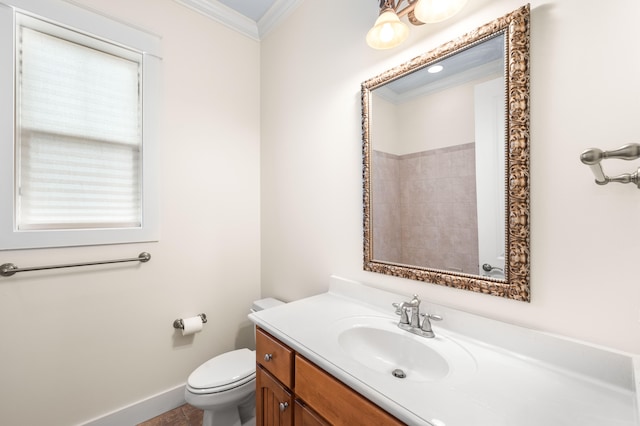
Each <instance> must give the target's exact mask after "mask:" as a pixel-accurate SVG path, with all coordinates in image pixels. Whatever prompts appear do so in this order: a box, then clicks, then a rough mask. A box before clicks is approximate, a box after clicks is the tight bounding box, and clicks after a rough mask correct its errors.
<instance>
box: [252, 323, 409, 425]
mask: <svg viewBox="0 0 640 426" xmlns="http://www.w3.org/2000/svg"><path fill="white" fill-rule="evenodd" d="M256 362H257V364H258V367H257V372H256V375H257V394H256V423H257V425H258V426H272V425H295V426H342V425H349V426H359V425H361V426H370V425H376V426H387V425H388V426H396V425H403V424H404V423H402V422H401V421H399V420H398V419H396V418H395V417H393V416H392V415H390V414H389V413H387V412H386V411H384V410H382V409H381V408H380V407H378V406H377V405H375V404H373V403H372V402H371V401H369V400H368V399H366V398H364V397H363V396H362V395H360V394H358V393H357V392H355V391H354V390H353V389H351V388H350V387H348V386H346V385H345V384H344V383H342V382H340V381H339V380H337V379H336V378H334V377H333V376H331V375H330V374H328V373H326V372H325V371H324V370H322V369H321V368H319V367H318V366H316V365H315V364H313V363H312V362H310V361H309V360H307V359H305V358H304V357H302V356H300V355H299V354H296V353H295V352H294V351H293V350H291V349H290V348H289V347H287V346H286V345H284V344H283V343H282V342H280V341H279V340H278V339H276V338H275V337H273V336H271V335H269V334H268V333H267V332H265V331H264V330H262V329H260V328H258V329H257V331H256ZM276 411H277V412H276ZM286 422H290V423H286Z"/></svg>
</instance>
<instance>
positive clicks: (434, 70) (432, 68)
mask: <svg viewBox="0 0 640 426" xmlns="http://www.w3.org/2000/svg"><path fill="white" fill-rule="evenodd" d="M443 69H444V67H443V66H442V65H431V66H430V67H429V68H427V72H429V73H431V74H435V73H437V72H440V71H442V70H443Z"/></svg>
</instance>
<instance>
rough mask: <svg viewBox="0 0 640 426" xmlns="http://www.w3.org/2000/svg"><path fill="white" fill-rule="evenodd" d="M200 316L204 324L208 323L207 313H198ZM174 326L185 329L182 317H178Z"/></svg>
mask: <svg viewBox="0 0 640 426" xmlns="http://www.w3.org/2000/svg"><path fill="white" fill-rule="evenodd" d="M198 316H199V317H200V319H201V320H202V323H203V324H206V323H207V316H206V315H205V314H198ZM173 328H177V329H181V330H184V321H182V318H178V319H177V320H175V321H174V322H173Z"/></svg>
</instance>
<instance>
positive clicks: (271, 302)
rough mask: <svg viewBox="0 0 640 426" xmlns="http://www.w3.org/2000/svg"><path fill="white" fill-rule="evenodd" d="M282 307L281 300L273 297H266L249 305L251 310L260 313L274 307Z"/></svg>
mask: <svg viewBox="0 0 640 426" xmlns="http://www.w3.org/2000/svg"><path fill="white" fill-rule="evenodd" d="M280 305H284V302H283V301H282V300H278V299H274V298H273V297H267V298H265V299H260V300H256V301H255V302H253V305H251V310H253V311H256V312H257V311H262V310H263V309H269V308H273V307H276V306H280Z"/></svg>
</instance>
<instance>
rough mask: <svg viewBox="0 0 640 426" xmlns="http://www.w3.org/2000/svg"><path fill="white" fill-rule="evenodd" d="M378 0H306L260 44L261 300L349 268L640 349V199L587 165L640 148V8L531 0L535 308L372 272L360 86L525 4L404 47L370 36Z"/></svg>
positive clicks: (492, 7) (430, 297) (496, 7)
mask: <svg viewBox="0 0 640 426" xmlns="http://www.w3.org/2000/svg"><path fill="white" fill-rule="evenodd" d="M372 3H374V2H371V1H369V0H350V1H348V2H344V1H338V0H327V1H323V2H317V1H306V2H303V4H302V5H301V6H300V7H299V8H298V9H297V10H296V12H295V13H294V14H293V15H292V16H291V17H290V19H289V20H288V21H287V22H286V23H285V24H284V25H283V26H282V27H280V28H279V29H278V30H277V31H276V32H274V33H272V34H271V35H270V36H269V37H267V39H265V40H264V41H263V42H262V73H261V76H262V99H261V102H262V109H261V113H262V138H261V149H262V153H261V155H262V169H261V183H262V203H261V206H262V223H261V229H262V242H261V245H262V279H261V285H262V292H263V294H266V295H275V296H279V297H282V298H286V299H289V300H290V299H295V298H299V297H303V296H308V295H311V294H314V293H319V292H323V291H325V290H326V288H327V284H328V276H329V275H330V274H332V273H335V274H339V275H343V276H345V277H348V278H352V279H357V280H362V281H365V282H370V283H373V284H375V285H377V286H379V287H382V288H385V289H390V290H394V291H398V292H401V293H405V294H411V293H413V292H416V293H419V294H420V295H421V296H422V298H423V299H424V300H427V301H433V302H437V303H441V304H445V305H450V306H453V307H458V308H461V309H463V310H467V311H470V312H473V313H478V314H482V315H486V316H489V317H492V318H497V319H500V320H504V321H508V322H511V323H516V324H522V325H525V326H529V327H532V328H536V329H540V330H545V331H549V332H553V333H559V334H562V335H565V336H569V337H573V338H578V339H583V340H587V341H590V342H594V343H597V344H602V345H607V346H610V347H613V348H617V349H620V350H625V351H631V352H635V353H640V323H639V318H640V285H639V284H638V268H637V267H636V265H637V264H638V260H637V253H638V251H639V249H640V238H638V236H639V235H640V231H638V230H637V229H636V226H635V222H636V218H637V217H638V215H639V213H640V203H639V202H638V197H640V192H639V191H638V189H637V188H635V187H634V186H632V185H619V184H618V185H615V184H612V185H608V186H605V187H599V186H597V185H595V184H594V183H593V180H594V179H593V176H592V174H591V172H590V171H589V169H588V168H587V167H586V166H584V165H582V164H581V163H580V161H579V155H580V153H581V152H582V151H583V150H584V149H587V148H589V147H592V146H594V147H600V148H603V149H613V148H617V147H618V146H620V145H622V144H625V143H629V142H640V128H638V117H640V102H638V99H640V80H639V79H638V75H640V55H637V54H635V53H634V52H636V51H637V49H636V37H635V35H634V30H633V28H635V26H636V23H635V17H637V16H638V15H639V14H640V3H639V2H637V1H632V0H616V1H612V2H609V3H607V4H606V6H605V5H603V4H600V3H593V2H584V1H582V0H562V1H560V0H548V1H542V0H533V1H531V7H532V19H531V37H532V38H531V167H532V169H531V191H532V192H531V203H532V211H531V267H532V269H531V292H532V301H531V303H528V304H527V303H522V302H515V301H510V300H506V299H501V298H496V297H490V296H485V295H478V294H474V293H470V292H465V291H461V290H456V289H450V288H444V287H439V286H435V285H426V284H422V283H419V282H413V281H409V280H403V279H399V278H394V277H389V276H384V275H380V274H373V273H368V272H363V270H362V195H361V192H362V172H361V142H360V141H361V128H360V94H359V90H360V83H361V82H362V81H364V80H367V79H369V78H371V77H373V76H375V75H377V74H379V73H380V72H382V71H383V70H385V69H387V68H390V67H392V66H396V65H398V64H400V63H401V62H403V61H405V60H408V59H411V58H413V57H415V56H417V55H418V54H420V53H421V52H424V51H427V50H429V49H432V48H434V47H436V46H438V45H439V44H441V43H443V42H445V41H448V40H450V39H452V38H454V37H456V36H458V35H460V34H462V33H464V32H467V31H469V30H470V29H472V28H475V27H477V26H479V25H481V24H484V23H485V22H488V21H489V20H491V19H493V18H495V17H497V16H500V15H503V14H505V13H507V12H510V11H511V10H514V9H516V8H518V7H520V6H522V5H523V4H524V3H525V2H524V1H517V0H493V1H489V0H475V1H470V2H468V5H467V7H466V8H465V9H464V11H463V12H462V13H461V14H460V16H459V17H456V18H454V19H453V20H451V21H449V22H444V23H442V24H434V25H431V26H424V27H422V28H416V27H413V28H411V31H412V34H411V35H410V38H409V40H408V42H407V43H406V44H405V45H404V46H402V47H400V48H396V49H394V50H392V51H374V50H372V49H369V48H368V47H367V46H366V44H365V41H364V37H365V34H366V32H367V30H368V29H369V27H370V26H371V25H372V23H373V21H374V20H375V18H376V10H375V5H373V4H372ZM325 19H326V20H327V21H330V22H331V30H330V31H329V30H328V27H327V26H326V21H324V20H325ZM619 163H623V164H618V163H616V161H615V160H609V162H607V163H606V164H605V170H606V169H607V168H609V169H610V170H611V172H610V173H614V172H616V171H620V172H630V171H632V170H633V169H634V168H636V167H637V166H638V165H637V164H635V165H634V164H632V163H629V162H619ZM616 169H618V170H616ZM390 312H391V310H390Z"/></svg>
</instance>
